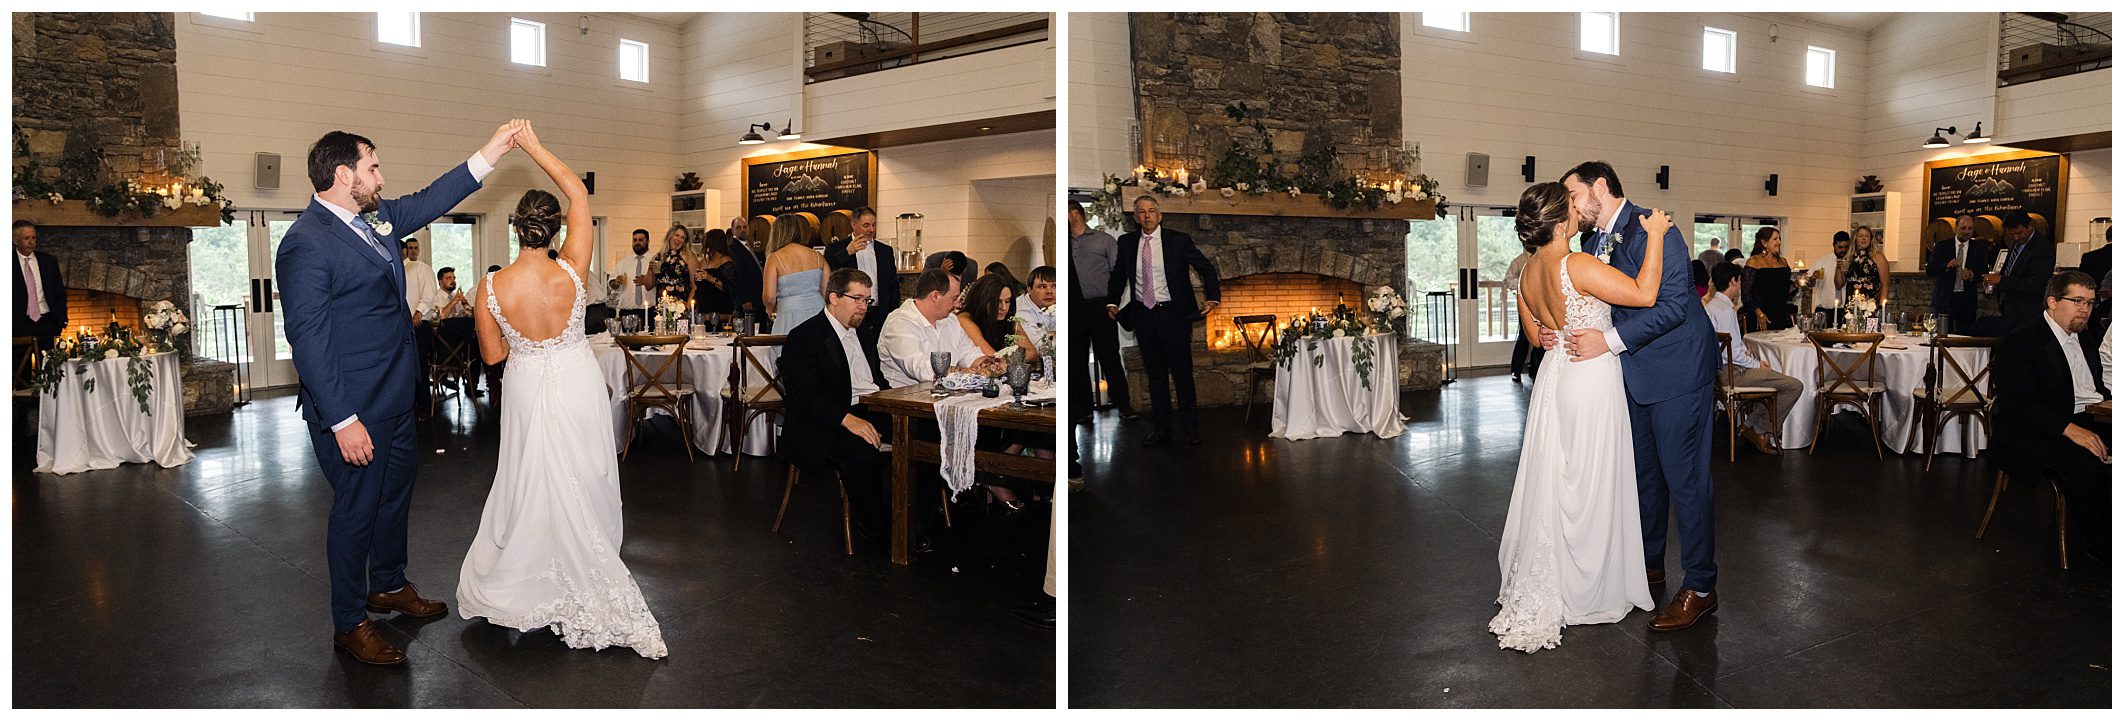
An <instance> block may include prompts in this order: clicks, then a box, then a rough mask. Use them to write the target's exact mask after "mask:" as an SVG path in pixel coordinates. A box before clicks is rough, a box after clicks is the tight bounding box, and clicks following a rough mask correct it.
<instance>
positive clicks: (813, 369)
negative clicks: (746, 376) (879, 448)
mask: <svg viewBox="0 0 2124 721" xmlns="http://www.w3.org/2000/svg"><path fill="white" fill-rule="evenodd" d="M859 345H861V346H862V347H863V357H864V360H865V361H867V362H868V363H869V364H870V377H871V379H872V380H875V381H877V383H878V386H879V387H880V388H882V387H884V385H885V381H884V378H885V374H884V372H883V371H881V370H880V369H879V367H878V347H877V346H876V345H875V344H869V343H861V344H859ZM778 364H779V368H780V369H779V370H778V371H777V373H778V374H779V375H780V377H781V381H782V393H783V397H782V403H783V408H784V409H785V412H784V418H783V419H782V444H781V445H782V455H783V457H785V458H787V459H789V461H790V462H791V463H796V464H798V465H804V466H806V467H807V468H808V467H813V464H816V463H817V462H819V461H823V460H825V458H826V454H827V452H828V451H830V450H832V448H833V439H834V437H835V436H834V434H837V433H847V432H848V429H846V428H842V427H841V417H842V416H845V415H848V408H849V403H848V393H849V391H850V388H851V386H852V385H853V384H852V383H850V382H849V380H848V354H847V352H845V351H843V350H842V349H841V339H840V338H839V337H838V336H836V335H834V332H833V321H832V320H831V319H829V318H828V317H827V315H826V314H825V313H820V314H818V315H814V316H812V317H811V319H809V320H806V321H804V322H802V323H798V324H797V327H795V328H792V329H790V331H789V339H788V340H786V341H783V344H782V357H781V360H780V361H778ZM884 431H885V429H882V428H881V429H879V432H880V433H883V432H884Z"/></svg>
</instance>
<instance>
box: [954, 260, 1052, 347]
mask: <svg viewBox="0 0 2124 721" xmlns="http://www.w3.org/2000/svg"><path fill="white" fill-rule="evenodd" d="M1012 296H1013V293H1012V292H1011V290H1010V281H1009V280H1008V279H1006V278H1005V277H1003V276H1000V275H994V274H990V275H984V276H981V279H980V280H976V281H974V284H973V287H972V288H968V289H967V290H966V303H965V307H964V308H963V309H961V310H960V312H959V327H960V328H963V329H965V331H966V336H967V337H968V338H972V339H973V344H974V347H976V348H980V349H981V353H982V354H983V355H1001V354H1002V350H1003V349H1004V348H1007V347H1009V346H1011V345H1013V344H1015V345H1017V346H1018V347H1020V348H1023V349H1025V356H1024V357H1025V360H1026V361H1027V362H1032V361H1037V360H1039V359H1040V353H1039V350H1038V349H1036V348H1033V347H1032V343H1031V342H1029V341H1027V340H1026V339H1025V334H1024V333H1023V332H1021V331H1019V330H1018V324H1016V323H1012V322H1010V314H1011V309H1013V308H1015V307H1017V304H1016V303H1015V302H1014V301H1013V300H1012ZM1013 336H1015V337H1013Z"/></svg>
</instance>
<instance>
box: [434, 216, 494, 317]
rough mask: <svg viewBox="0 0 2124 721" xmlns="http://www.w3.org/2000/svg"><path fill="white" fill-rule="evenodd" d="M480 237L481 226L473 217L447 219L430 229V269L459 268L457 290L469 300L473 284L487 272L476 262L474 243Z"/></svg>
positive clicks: (435, 223)
mask: <svg viewBox="0 0 2124 721" xmlns="http://www.w3.org/2000/svg"><path fill="white" fill-rule="evenodd" d="M477 237H479V222H478V220H477V219H476V218H474V217H473V216H469V215H466V216H449V215H445V216H443V217H442V218H440V219H437V220H436V221H435V222H434V223H432V224H429V225H428V244H427V250H428V265H429V266H430V267H433V268H434V269H436V270H437V271H440V270H442V269H444V268H456V269H457V287H458V289H460V290H463V291H465V295H466V296H467V297H470V296H471V294H472V284H473V283H474V282H475V281H478V280H479V279H480V277H481V276H484V275H486V270H487V269H486V268H484V267H481V266H479V265H476V263H477V261H476V260H474V259H473V258H474V253H473V252H472V246H473V239H474V238H477Z"/></svg>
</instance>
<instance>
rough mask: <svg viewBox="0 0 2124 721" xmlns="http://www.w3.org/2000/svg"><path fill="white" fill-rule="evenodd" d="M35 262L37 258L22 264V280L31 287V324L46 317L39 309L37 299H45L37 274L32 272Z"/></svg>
mask: <svg viewBox="0 0 2124 721" xmlns="http://www.w3.org/2000/svg"><path fill="white" fill-rule="evenodd" d="M35 260H36V259H35V258H30V259H26V260H24V261H23V263H22V280H23V281H25V282H26V283H27V284H28V285H29V319H30V322H31V323H35V322H37V319H39V318H43V317H44V312H43V311H40V310H38V309H37V299H38V298H41V297H43V296H42V295H40V291H39V290H38V289H37V273H36V272H35V271H33V270H31V269H30V265H29V264H30V263H31V262H34V261H35Z"/></svg>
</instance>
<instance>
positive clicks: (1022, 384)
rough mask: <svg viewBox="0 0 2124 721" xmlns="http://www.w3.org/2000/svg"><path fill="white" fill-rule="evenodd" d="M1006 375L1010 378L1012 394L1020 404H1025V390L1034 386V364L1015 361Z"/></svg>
mask: <svg viewBox="0 0 2124 721" xmlns="http://www.w3.org/2000/svg"><path fill="white" fill-rule="evenodd" d="M1004 375H1005V376H1006V377H1008V378H1009V379H1010V394H1011V395H1013V396H1016V397H1017V401H1016V402H1017V404H1018V405H1019V406H1021V407H1022V406H1024V405H1025V392H1026V391H1028V390H1031V386H1032V365H1031V364H1029V363H1026V362H1025V361H1022V360H1020V361H1013V362H1011V364H1010V369H1009V370H1008V371H1006V372H1005V373H1004Z"/></svg>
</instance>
